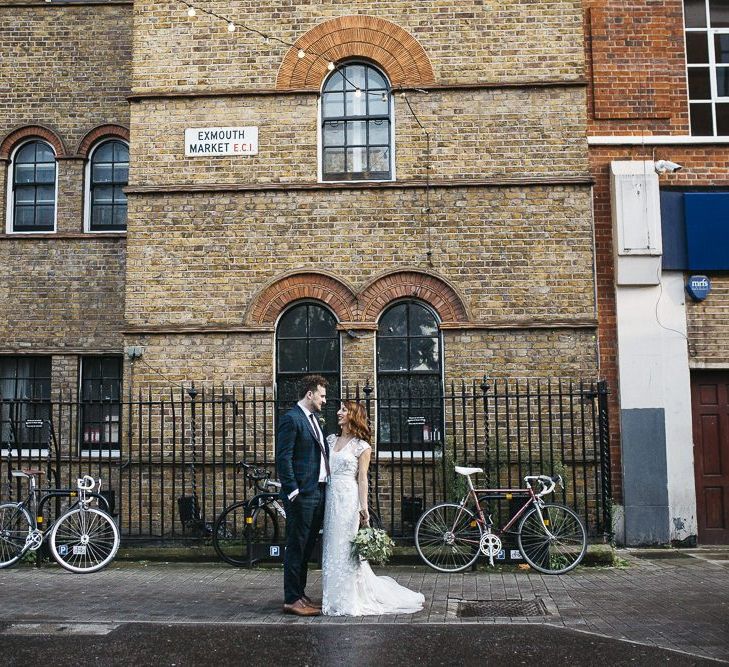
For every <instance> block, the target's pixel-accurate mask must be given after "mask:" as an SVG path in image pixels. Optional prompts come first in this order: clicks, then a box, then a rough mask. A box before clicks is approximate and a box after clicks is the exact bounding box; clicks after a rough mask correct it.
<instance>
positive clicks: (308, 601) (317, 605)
mask: <svg viewBox="0 0 729 667" xmlns="http://www.w3.org/2000/svg"><path fill="white" fill-rule="evenodd" d="M301 599H302V600H303V601H304V604H305V605H306V606H307V607H311V608H312V609H318V610H319V611H321V602H314V600H312V599H311V598H310V597H309V596H308V595H302V596H301Z"/></svg>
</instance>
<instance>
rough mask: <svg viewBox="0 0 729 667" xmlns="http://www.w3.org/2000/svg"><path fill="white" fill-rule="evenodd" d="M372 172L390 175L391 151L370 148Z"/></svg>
mask: <svg viewBox="0 0 729 667" xmlns="http://www.w3.org/2000/svg"><path fill="white" fill-rule="evenodd" d="M370 171H371V172H372V173H389V171H390V149H389V148H382V147H377V148H370Z"/></svg>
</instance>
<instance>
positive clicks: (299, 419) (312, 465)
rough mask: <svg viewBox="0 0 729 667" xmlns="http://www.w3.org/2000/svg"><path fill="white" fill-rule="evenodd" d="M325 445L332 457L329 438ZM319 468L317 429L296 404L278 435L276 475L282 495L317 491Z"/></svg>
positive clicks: (287, 414)
mask: <svg viewBox="0 0 729 667" xmlns="http://www.w3.org/2000/svg"><path fill="white" fill-rule="evenodd" d="M322 437H324V431H323V429H322ZM323 444H324V449H325V451H326V456H327V458H329V444H328V443H327V441H326V437H324V443H323ZM320 465H321V449H320V448H319V444H318V443H317V440H316V435H315V433H314V429H313V427H312V425H311V422H310V421H309V420H308V419H307V417H306V414H305V413H304V411H303V410H302V409H301V408H300V407H299V405H295V406H294V407H293V408H291V409H290V410H289V411H288V412H287V413H286V414H285V415H284V416H283V417H281V419H280V420H279V422H278V431H277V433H276V472H277V473H278V479H279V481H280V482H281V495H282V496H288V495H289V494H290V493H292V492H293V491H294V490H295V489H298V490H299V493H311V492H312V491H314V490H316V488H317V485H318V483H319V467H320Z"/></svg>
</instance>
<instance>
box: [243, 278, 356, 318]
mask: <svg viewBox="0 0 729 667" xmlns="http://www.w3.org/2000/svg"><path fill="white" fill-rule="evenodd" d="M301 299H315V300H317V301H321V302H322V303H325V304H326V305H327V306H329V307H330V308H331V309H332V310H333V311H334V314H335V315H336V316H337V319H338V320H339V321H340V322H351V321H352V320H353V319H354V318H355V312H356V302H357V298H356V296H355V294H354V292H353V291H352V290H351V289H350V288H349V287H347V285H345V284H344V283H343V282H341V281H339V280H337V279H336V278H333V277H332V276H329V275H326V274H323V273H314V272H302V273H295V274H292V275H289V276H285V277H283V278H280V279H278V280H276V281H275V282H273V283H272V284H270V285H269V286H268V287H266V288H264V289H263V291H262V292H261V293H260V294H258V296H256V297H255V298H254V300H253V303H252V304H251V308H250V310H249V313H248V316H247V317H246V319H247V320H248V322H250V323H252V324H273V323H274V322H275V321H276V319H277V318H278V316H279V315H280V314H281V313H282V312H283V310H284V309H285V308H286V306H288V305H289V304H290V303H293V302H294V301H299V300H301Z"/></svg>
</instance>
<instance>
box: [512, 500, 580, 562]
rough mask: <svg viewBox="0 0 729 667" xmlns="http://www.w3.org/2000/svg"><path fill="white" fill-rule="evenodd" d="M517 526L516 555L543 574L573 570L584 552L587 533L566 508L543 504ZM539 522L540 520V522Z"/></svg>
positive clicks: (532, 510) (576, 517)
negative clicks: (518, 553)
mask: <svg viewBox="0 0 729 667" xmlns="http://www.w3.org/2000/svg"><path fill="white" fill-rule="evenodd" d="M541 512H542V515H541V517H540V516H539V512H538V511H537V508H536V507H533V508H532V509H531V510H529V511H528V512H527V513H526V514H525V515H524V518H523V519H522V520H521V523H520V524H519V532H518V543H519V551H521V553H522V556H524V558H525V560H526V562H527V563H529V565H531V566H532V567H533V568H534V569H535V570H538V571H539V572H544V574H564V573H565V572H569V571H570V570H572V569H574V568H575V567H577V565H578V563H579V562H580V561H581V560H582V557H583V556H584V555H585V550H586V549H587V532H586V531H585V526H584V525H583V524H582V521H581V520H580V517H578V516H577V514H575V513H574V512H573V511H572V510H571V509H570V508H569V507H565V506H564V505H554V504H550V503H547V504H545V505H544V506H543V507H542V510H541ZM542 518H543V520H542Z"/></svg>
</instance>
